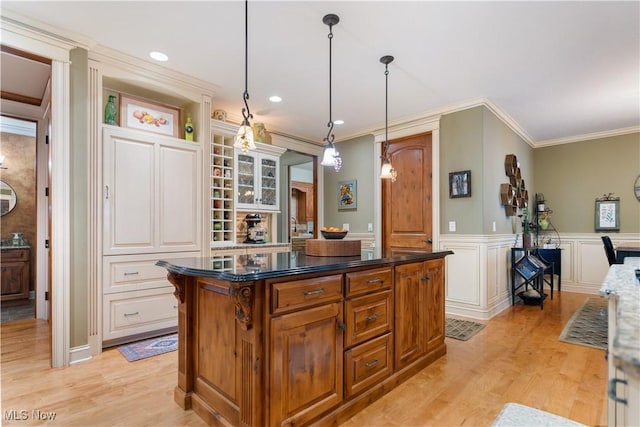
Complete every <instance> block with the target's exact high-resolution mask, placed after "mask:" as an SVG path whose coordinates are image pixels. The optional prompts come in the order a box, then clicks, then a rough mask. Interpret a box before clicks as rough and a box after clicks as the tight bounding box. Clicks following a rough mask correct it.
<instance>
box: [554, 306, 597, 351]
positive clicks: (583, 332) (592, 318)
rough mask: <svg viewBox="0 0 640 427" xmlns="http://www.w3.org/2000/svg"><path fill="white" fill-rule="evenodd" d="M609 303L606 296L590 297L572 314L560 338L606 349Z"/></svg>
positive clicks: (573, 342) (572, 342)
mask: <svg viewBox="0 0 640 427" xmlns="http://www.w3.org/2000/svg"><path fill="white" fill-rule="evenodd" d="M607 304H608V301H607V300H606V299H604V298H588V299H587V300H586V301H585V302H584V304H582V307H580V308H579V309H578V310H576V312H575V313H574V314H573V316H571V319H569V321H568V322H567V324H566V325H565V326H564V329H563V330H562V333H561V334H560V338H558V339H559V340H560V341H564V342H568V343H571V344H579V345H584V346H587V347H593V348H599V349H602V350H606V349H607Z"/></svg>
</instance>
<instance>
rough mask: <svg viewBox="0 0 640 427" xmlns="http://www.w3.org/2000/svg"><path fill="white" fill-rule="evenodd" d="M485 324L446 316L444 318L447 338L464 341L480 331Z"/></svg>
mask: <svg viewBox="0 0 640 427" xmlns="http://www.w3.org/2000/svg"><path fill="white" fill-rule="evenodd" d="M485 326H486V325H485V324H484V323H477V322H472V321H470V320H461V319H452V318H449V317H447V318H446V319H445V335H446V336H447V337H448V338H454V339H457V340H461V341H466V340H468V339H469V338H471V337H472V336H474V335H475V334H477V333H478V332H480V331H481V330H482V328H484V327H485Z"/></svg>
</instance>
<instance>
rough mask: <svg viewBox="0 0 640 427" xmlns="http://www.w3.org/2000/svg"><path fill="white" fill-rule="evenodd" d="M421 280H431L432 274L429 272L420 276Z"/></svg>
mask: <svg viewBox="0 0 640 427" xmlns="http://www.w3.org/2000/svg"><path fill="white" fill-rule="evenodd" d="M420 280H431V276H429V275H428V274H425V275H424V276H422V277H421V278H420Z"/></svg>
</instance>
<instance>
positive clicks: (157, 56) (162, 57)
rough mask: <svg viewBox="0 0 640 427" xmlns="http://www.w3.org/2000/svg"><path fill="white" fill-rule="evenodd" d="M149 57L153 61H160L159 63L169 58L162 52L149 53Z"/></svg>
mask: <svg viewBox="0 0 640 427" xmlns="http://www.w3.org/2000/svg"><path fill="white" fill-rule="evenodd" d="M149 56H150V57H151V58H152V59H155V60H156V61H160V62H165V61H168V60H169V57H168V56H167V55H165V54H164V53H162V52H157V51H153V52H149Z"/></svg>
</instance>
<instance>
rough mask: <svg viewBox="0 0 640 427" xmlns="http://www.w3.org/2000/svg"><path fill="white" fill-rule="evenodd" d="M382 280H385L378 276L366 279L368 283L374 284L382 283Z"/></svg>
mask: <svg viewBox="0 0 640 427" xmlns="http://www.w3.org/2000/svg"><path fill="white" fill-rule="evenodd" d="M382 282H384V280H382V279H381V278H379V277H376V278H375V279H370V280H367V281H366V283H367V285H373V284H374V283H382Z"/></svg>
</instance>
